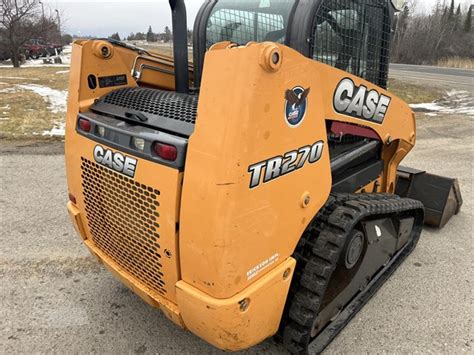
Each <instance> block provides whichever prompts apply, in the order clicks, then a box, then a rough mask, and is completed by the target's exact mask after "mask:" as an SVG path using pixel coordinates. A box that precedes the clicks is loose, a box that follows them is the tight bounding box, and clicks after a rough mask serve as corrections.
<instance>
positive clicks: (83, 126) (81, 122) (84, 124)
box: [78, 118, 92, 133]
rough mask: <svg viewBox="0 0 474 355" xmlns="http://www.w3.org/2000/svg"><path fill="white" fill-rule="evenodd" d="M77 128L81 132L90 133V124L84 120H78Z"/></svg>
mask: <svg viewBox="0 0 474 355" xmlns="http://www.w3.org/2000/svg"><path fill="white" fill-rule="evenodd" d="M78 125H79V128H80V129H81V131H84V132H87V133H88V132H90V131H91V127H92V126H91V122H90V121H89V120H86V119H85V118H79V123H78Z"/></svg>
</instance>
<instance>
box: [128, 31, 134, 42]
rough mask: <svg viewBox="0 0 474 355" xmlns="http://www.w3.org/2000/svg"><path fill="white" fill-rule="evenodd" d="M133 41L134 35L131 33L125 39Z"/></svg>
mask: <svg viewBox="0 0 474 355" xmlns="http://www.w3.org/2000/svg"><path fill="white" fill-rule="evenodd" d="M134 39H135V33H133V32H131V33H130V34H129V35H128V37H127V41H133V40H134Z"/></svg>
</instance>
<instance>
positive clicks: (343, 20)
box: [312, 0, 390, 87]
mask: <svg viewBox="0 0 474 355" xmlns="http://www.w3.org/2000/svg"><path fill="white" fill-rule="evenodd" d="M389 41H390V17H389V13H388V6H387V0H359V1H354V0H324V1H323V3H322V5H321V7H320V9H319V11H318V13H317V15H316V19H315V23H314V26H313V38H312V43H313V46H312V49H313V59H315V60H318V61H321V62H323V63H326V64H329V65H332V66H334V67H336V68H339V69H342V70H344V71H347V72H349V73H351V74H354V75H357V76H359V77H361V78H364V79H366V80H368V81H370V82H372V83H374V84H377V85H380V86H382V87H386V85H387V72H388V48H389V45H390V43H389Z"/></svg>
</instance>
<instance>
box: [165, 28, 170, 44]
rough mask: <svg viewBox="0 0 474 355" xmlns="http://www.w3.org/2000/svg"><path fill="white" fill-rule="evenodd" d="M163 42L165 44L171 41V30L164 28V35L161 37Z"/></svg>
mask: <svg viewBox="0 0 474 355" xmlns="http://www.w3.org/2000/svg"><path fill="white" fill-rule="evenodd" d="M163 41H165V42H169V41H171V30H170V28H169V27H168V26H166V27H165V33H164V35H163Z"/></svg>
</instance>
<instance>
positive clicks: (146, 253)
mask: <svg viewBox="0 0 474 355" xmlns="http://www.w3.org/2000/svg"><path fill="white" fill-rule="evenodd" d="M81 167H82V188H83V193H84V199H85V204H86V214H87V223H88V226H89V230H90V233H91V235H92V240H93V242H94V243H95V244H96V246H97V247H98V248H99V249H101V250H102V251H103V252H104V253H105V254H107V255H108V256H109V257H110V258H112V259H113V260H114V261H115V262H116V263H117V264H118V265H119V266H120V267H122V268H123V269H125V270H126V271H127V272H129V273H130V274H131V275H133V276H134V277H136V278H137V279H138V280H139V281H141V282H142V283H143V284H145V285H146V286H148V287H149V288H151V289H152V290H154V291H156V292H158V293H159V294H161V295H165V293H166V291H165V289H164V286H165V283H164V282H163V280H162V276H163V273H162V271H161V267H162V265H161V263H160V260H161V255H160V244H159V239H160V235H159V234H158V232H159V227H160V226H159V224H158V218H159V213H158V208H159V206H160V203H159V201H158V196H159V195H160V191H158V190H155V189H153V188H151V187H149V186H146V185H143V184H140V183H138V182H136V181H134V180H132V179H129V178H127V177H125V176H122V175H120V174H118V173H116V172H113V171H111V170H109V169H107V168H105V167H102V166H100V165H98V164H96V163H94V162H91V161H89V160H87V159H85V158H82V166H81Z"/></svg>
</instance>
